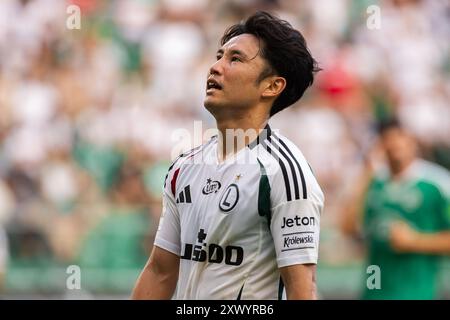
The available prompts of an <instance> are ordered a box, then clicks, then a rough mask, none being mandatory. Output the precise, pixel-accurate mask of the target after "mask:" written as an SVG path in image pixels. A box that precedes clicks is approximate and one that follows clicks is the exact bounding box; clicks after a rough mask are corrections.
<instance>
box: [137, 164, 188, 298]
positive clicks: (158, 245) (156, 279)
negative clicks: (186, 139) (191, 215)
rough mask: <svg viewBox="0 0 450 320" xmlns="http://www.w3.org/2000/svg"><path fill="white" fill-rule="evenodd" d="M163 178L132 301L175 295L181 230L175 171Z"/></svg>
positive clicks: (176, 173) (170, 171)
mask: <svg viewBox="0 0 450 320" xmlns="http://www.w3.org/2000/svg"><path fill="white" fill-rule="evenodd" d="M172 168H173V165H172V167H171V168H170V169H169V172H168V174H167V177H166V181H165V183H164V192H163V209H162V213H161V217H160V220H159V227H158V231H157V233H156V237H155V243H154V246H153V251H152V253H151V255H150V258H149V260H148V262H147V264H146V265H145V267H144V269H143V271H142V273H141V275H140V276H139V278H138V280H137V282H136V285H135V288H134V290H133V294H132V298H133V299H166V300H167V299H171V298H172V296H173V293H174V291H175V288H176V285H177V281H178V272H179V266H180V247H181V245H180V241H181V236H180V235H181V226H180V215H179V212H178V209H177V206H176V203H175V196H174V195H175V193H176V182H177V177H178V173H179V168H178V169H175V168H174V170H171V169H172Z"/></svg>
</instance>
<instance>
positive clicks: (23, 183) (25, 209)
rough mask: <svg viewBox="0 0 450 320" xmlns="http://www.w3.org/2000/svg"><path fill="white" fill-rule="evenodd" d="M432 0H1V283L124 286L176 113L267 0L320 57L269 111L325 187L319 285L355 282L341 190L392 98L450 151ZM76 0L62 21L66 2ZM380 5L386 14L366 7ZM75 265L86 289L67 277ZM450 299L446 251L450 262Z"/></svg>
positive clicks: (342, 293)
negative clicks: (295, 98)
mask: <svg viewBox="0 0 450 320" xmlns="http://www.w3.org/2000/svg"><path fill="white" fill-rule="evenodd" d="M445 3H446V2H445V1H443V2H441V1H432V0H428V1H426V0H402V1H400V0H396V1H383V0H378V1H377V0H372V1H371V0H364V1H356V0H349V1H346V0H333V1H329V0H305V1H295V0H291V1H290V0H265V1H263V0H260V1H258V0H248V1H238V0H233V1H223V0H218V1H216V0H214V1H213V0H184V1H176V0H112V1H103V0H71V1H54V0H31V1H27V0H2V1H0V298H7V299H8V298H17V297H19V298H58V299H60V298H62V299H64V298H67V299H70V298H79V297H82V298H89V299H90V298H100V299H101V298H128V297H129V294H130V292H131V289H132V287H133V284H134V281H135V280H136V278H137V276H138V273H139V271H140V270H141V268H142V267H143V265H144V263H145V261H146V259H147V256H148V254H149V252H150V250H151V247H152V242H153V238H154V235H155V231H156V228H157V223H158V219H159V214H160V211H161V203H160V200H161V199H160V195H161V190H162V183H163V179H164V176H165V173H166V170H167V168H168V166H169V165H170V160H171V159H170V158H171V152H172V148H173V146H174V145H175V143H176V142H175V141H170V137H171V136H172V133H173V131H174V129H177V128H184V129H187V130H188V131H190V132H193V121H194V120H201V121H203V129H207V128H208V127H214V125H215V123H214V121H213V119H212V117H211V116H210V115H208V113H207V112H206V111H205V110H204V109H203V107H202V99H203V96H204V86H205V85H204V82H205V78H206V73H207V70H208V66H209V65H210V64H211V63H212V62H213V61H214V58H215V51H216V50H217V47H218V41H219V39H220V36H221V34H222V32H223V31H224V30H225V28H226V27H227V26H228V25H230V24H232V23H235V22H236V21H239V20H240V19H242V18H243V17H245V16H246V15H248V14H249V13H251V12H253V11H255V10H257V9H265V10H270V11H272V12H275V13H277V14H278V15H279V16H281V17H283V18H285V19H287V20H288V21H290V22H291V23H292V24H293V25H294V26H296V27H297V28H298V29H299V30H301V31H302V32H303V33H304V35H305V38H306V39H307V41H308V44H309V46H310V48H311V51H312V53H313V55H314V56H315V57H316V59H317V60H318V61H319V62H320V65H321V67H322V68H323V69H324V71H322V72H321V73H320V74H319V75H318V77H317V79H316V82H315V85H314V86H313V88H311V89H310V90H309V91H308V92H307V95H306V96H305V97H304V98H303V99H302V100H301V101H300V102H299V103H297V104H296V105H294V106H293V107H291V108H289V109H288V110H285V111H284V112H282V113H281V114H279V115H277V116H276V117H275V119H273V121H272V127H273V128H279V129H280V130H281V132H283V133H284V134H285V135H287V136H288V137H289V138H291V139H292V140H293V141H295V142H296V143H297V144H298V145H299V146H300V148H301V149H302V150H303V152H304V153H305V156H306V157H307V159H308V160H309V161H310V163H311V166H312V168H313V170H314V172H315V174H316V175H317V177H318V179H319V182H320V184H321V185H322V186H323V189H324V191H325V194H326V199H327V201H326V209H325V212H324V215H323V219H322V231H321V243H320V263H319V269H318V285H319V293H320V295H321V297H322V298H340V299H357V298H358V297H359V292H360V287H361V286H362V285H363V284H364V283H365V280H364V279H365V277H366V274H365V270H364V269H363V267H362V261H363V259H364V247H363V245H362V244H361V243H359V242H355V241H354V240H353V239H348V238H346V237H345V236H344V235H343V234H342V233H341V232H340V231H339V229H338V223H339V218H340V216H339V213H340V212H342V207H341V206H342V205H341V203H340V199H341V198H342V195H343V194H345V193H346V192H348V190H349V189H350V187H351V184H352V181H353V179H354V177H355V176H356V174H357V172H358V170H359V169H360V168H361V161H362V159H363V158H364V156H365V152H366V151H367V150H368V149H369V148H370V145H371V144H372V143H373V140H374V137H375V133H374V124H375V123H376V122H377V120H379V119H381V118H383V117H386V116H389V115H396V116H398V117H399V118H400V119H401V121H402V122H403V123H404V124H405V125H406V126H407V127H408V128H409V129H411V130H412V131H413V132H414V133H415V134H416V135H417V136H418V138H419V140H420V143H421V146H422V150H423V156H424V157H425V158H427V159H429V160H431V161H434V162H437V163H439V164H441V165H443V166H445V167H447V168H450V105H449V103H448V101H449V100H450V99H449V98H450V82H449V73H450V54H449V52H450V51H449V42H448V39H449V38H450V22H449V19H448V10H449V7H448V3H447V5H446V4H445ZM70 4H75V5H79V6H80V8H81V17H82V20H81V29H80V30H76V29H75V30H68V29H67V28H66V19H67V17H68V16H69V15H68V14H67V13H66V8H67V6H68V5H70ZM372 4H374V5H378V6H379V7H380V8H381V19H382V20H381V29H379V30H370V29H369V28H367V26H366V19H367V13H366V8H367V7H368V6H369V5H372ZM72 264H75V265H79V266H80V268H81V275H82V278H81V285H82V290H80V291H76V290H75V291H74V290H72V291H71V290H67V289H66V279H67V276H68V275H67V274H66V268H67V266H69V265H72ZM441 283H442V291H443V296H444V297H447V298H450V263H449V262H448V261H447V262H446V264H445V265H443V268H442V281H441Z"/></svg>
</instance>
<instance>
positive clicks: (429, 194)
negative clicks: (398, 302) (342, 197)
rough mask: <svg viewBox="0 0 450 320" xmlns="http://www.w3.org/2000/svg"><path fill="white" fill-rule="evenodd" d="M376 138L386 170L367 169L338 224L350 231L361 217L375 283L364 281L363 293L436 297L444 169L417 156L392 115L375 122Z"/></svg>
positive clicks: (448, 247)
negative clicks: (356, 198) (377, 278)
mask: <svg viewBox="0 0 450 320" xmlns="http://www.w3.org/2000/svg"><path fill="white" fill-rule="evenodd" d="M380 143H381V147H382V149H383V151H384V153H385V156H386V160H387V164H388V168H387V169H388V170H386V171H385V172H376V173H373V172H371V171H372V170H371V169H369V168H368V169H367V171H366V174H365V178H362V180H361V183H360V185H359V192H357V193H356V195H357V196H359V198H360V199H362V201H359V202H358V201H356V202H354V203H353V204H354V205H353V206H349V210H348V212H347V215H346V219H345V221H344V224H343V226H344V230H345V231H347V232H350V231H355V230H356V228H357V225H358V222H360V223H362V231H363V234H364V236H365V239H366V241H367V248H368V259H367V265H366V267H368V266H369V265H375V266H378V267H379V268H380V269H379V270H380V280H381V281H380V286H379V288H369V287H368V286H366V289H365V291H364V294H363V298H364V299H435V298H438V297H437V293H438V292H437V291H438V282H437V281H438V274H439V273H438V272H439V259H440V257H441V256H442V255H446V254H447V255H448V254H450V207H449V195H450V175H449V172H448V171H447V170H445V169H444V168H442V167H439V166H437V165H435V164H432V163H430V162H427V161H424V160H421V159H418V158H417V155H416V154H417V153H416V152H417V144H416V142H415V140H414V138H413V137H412V136H411V135H410V134H409V133H408V132H407V131H406V130H405V129H403V128H401V127H400V125H399V124H398V123H397V122H396V121H390V122H387V123H384V124H383V125H382V126H380ZM358 203H359V208H358ZM358 213H364V217H363V218H362V219H358V218H357V217H358ZM360 225H361V224H360Z"/></svg>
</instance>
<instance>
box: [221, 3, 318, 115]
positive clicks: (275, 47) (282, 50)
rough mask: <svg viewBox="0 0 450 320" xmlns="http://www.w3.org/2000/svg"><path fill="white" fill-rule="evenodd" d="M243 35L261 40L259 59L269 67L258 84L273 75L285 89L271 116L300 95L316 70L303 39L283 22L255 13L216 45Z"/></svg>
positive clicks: (232, 28)
mask: <svg viewBox="0 0 450 320" xmlns="http://www.w3.org/2000/svg"><path fill="white" fill-rule="evenodd" d="M244 33H248V34H252V35H254V36H255V37H257V38H258V39H259V40H262V44H261V47H260V52H261V56H262V58H264V59H265V60H267V62H268V64H269V67H268V68H267V69H266V70H264V71H263V72H262V73H261V75H260V77H259V81H261V80H262V79H264V78H266V77H267V76H269V75H273V74H277V75H279V76H281V77H283V78H285V79H286V88H285V89H284V90H283V92H281V94H280V95H279V96H278V97H277V99H276V100H275V102H274V103H273V106H272V109H271V110H270V116H273V115H274V114H276V113H277V112H279V111H281V110H283V109H285V108H286V107H288V106H290V105H291V104H293V103H294V102H296V101H297V100H298V99H300V98H301V97H302V96H303V93H304V92H305V90H306V89H307V88H308V87H309V86H310V85H311V84H312V83H313V81H314V73H315V72H317V71H320V68H319V67H318V66H317V62H316V61H315V60H314V58H313V57H312V56H311V53H310V52H309V50H308V48H307V46H306V41H305V38H303V36H302V34H301V33H300V32H299V31H297V30H295V29H294V28H293V27H292V26H291V24H290V23H289V22H287V21H285V20H281V19H279V18H277V17H274V16H272V15H271V14H269V13H267V12H263V11H258V12H256V13H255V14H254V15H252V16H250V17H249V18H248V19H247V20H246V21H243V22H241V23H238V24H235V25H233V26H231V27H229V28H228V29H227V30H226V31H225V33H224V35H223V36H222V39H221V41H220V43H221V45H224V44H225V43H227V42H228V41H229V40H230V39H231V38H234V37H236V36H239V35H241V34H244Z"/></svg>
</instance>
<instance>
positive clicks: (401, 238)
mask: <svg viewBox="0 0 450 320" xmlns="http://www.w3.org/2000/svg"><path fill="white" fill-rule="evenodd" d="M390 244H391V246H392V248H393V249H394V250H395V251H397V252H400V253H421V254H450V230H447V231H441V232H435V233H425V232H420V231H417V230H414V229H413V228H411V227H410V226H409V225H408V224H406V223H404V222H400V221H399V222H396V223H394V224H393V225H392V226H391V231H390Z"/></svg>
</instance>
